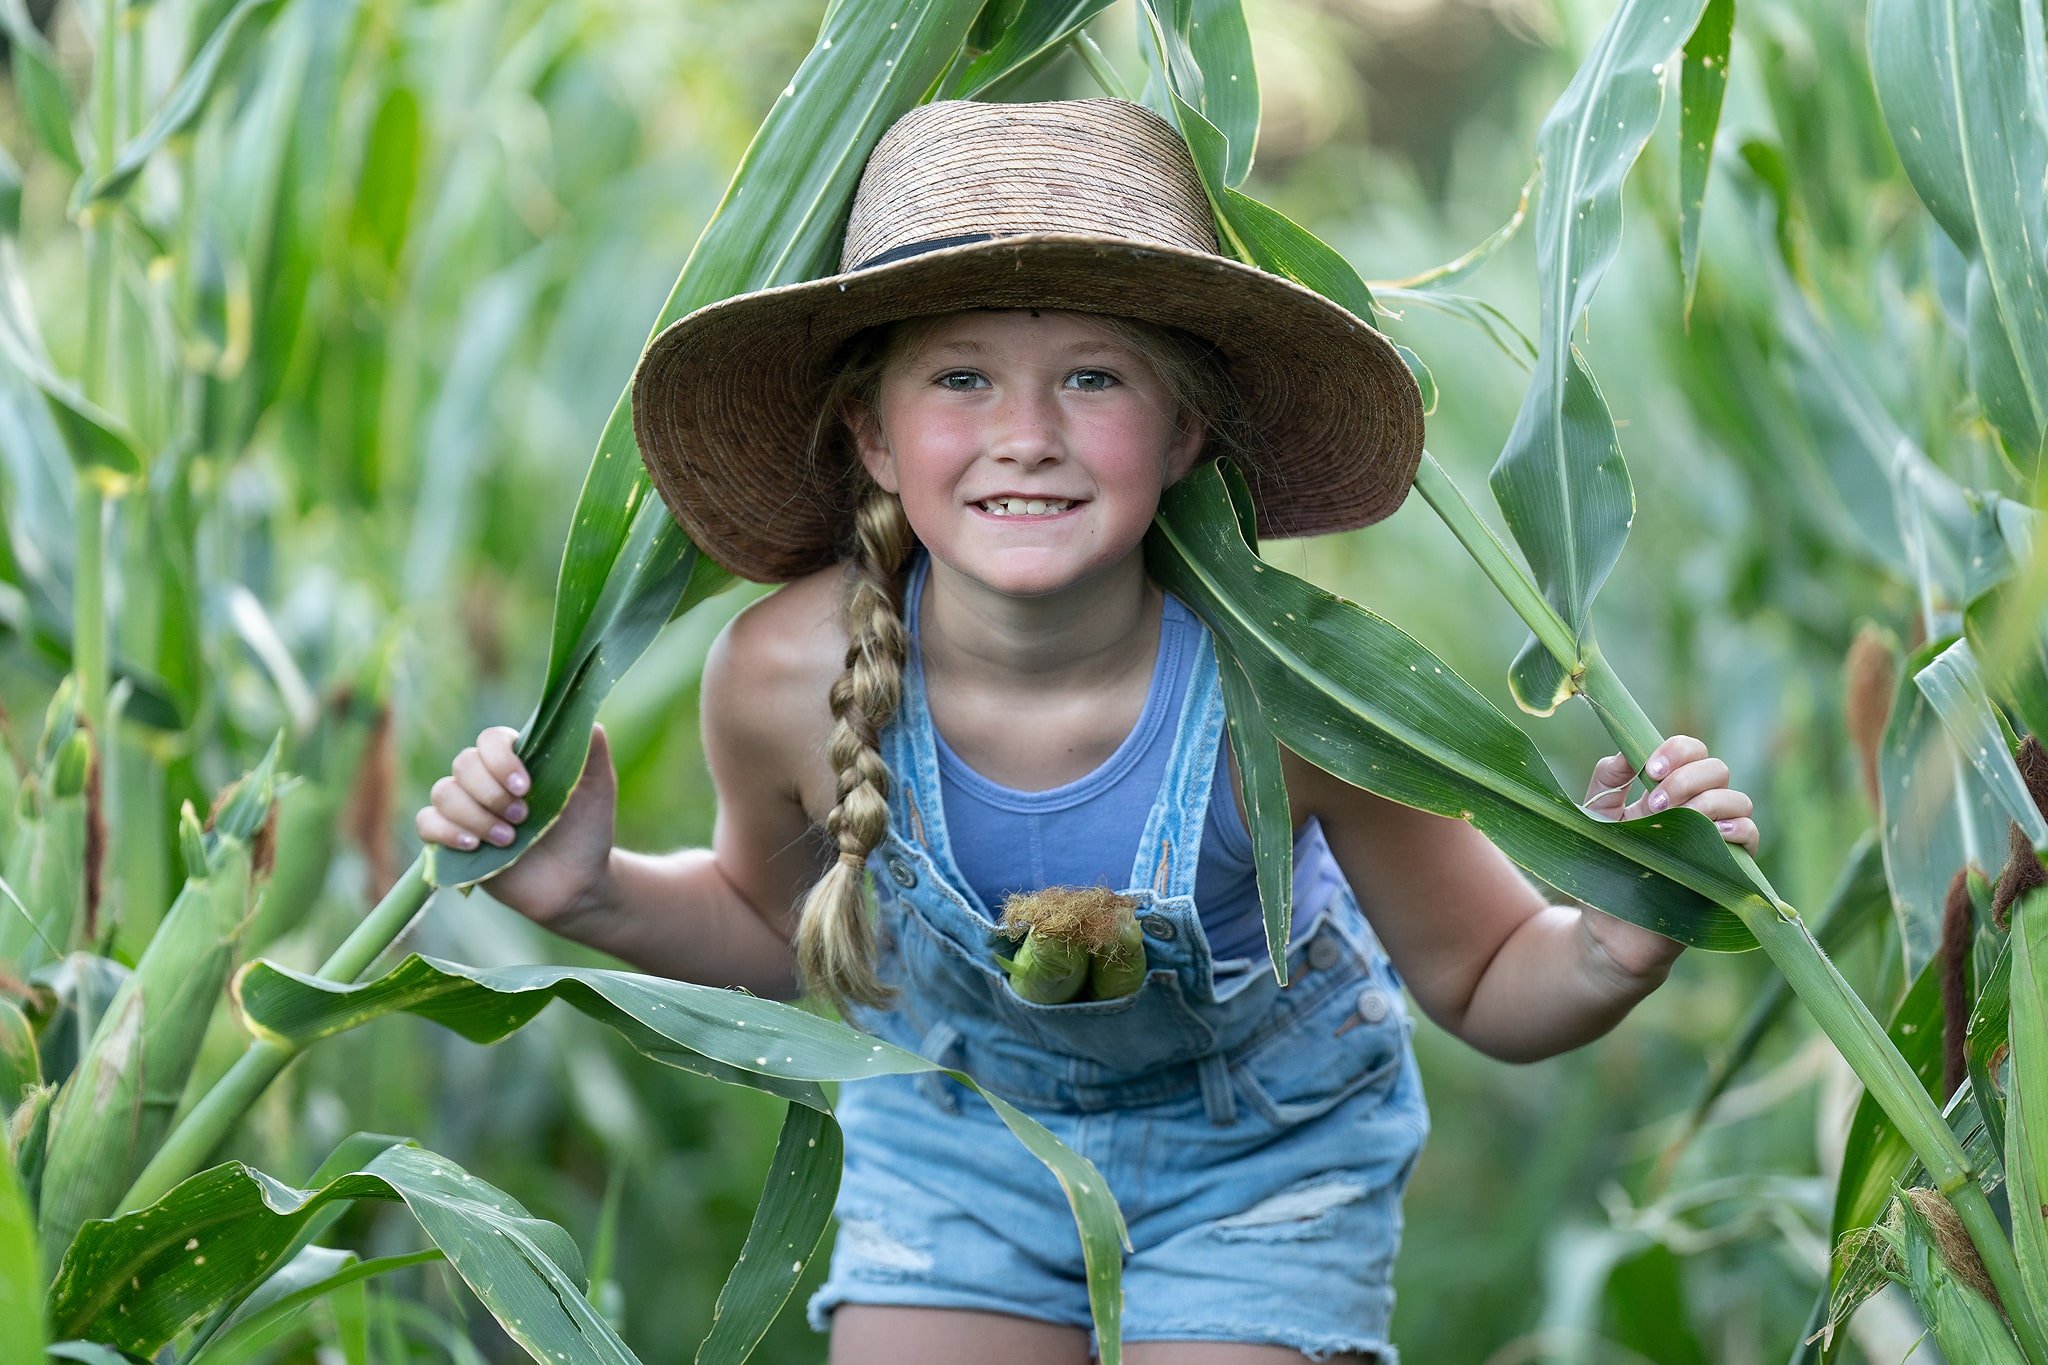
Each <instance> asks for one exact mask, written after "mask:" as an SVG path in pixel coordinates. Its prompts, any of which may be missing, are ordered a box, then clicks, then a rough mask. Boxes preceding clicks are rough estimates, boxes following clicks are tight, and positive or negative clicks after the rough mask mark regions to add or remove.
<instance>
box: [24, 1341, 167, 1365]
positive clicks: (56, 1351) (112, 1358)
mask: <svg viewBox="0 0 2048 1365" xmlns="http://www.w3.org/2000/svg"><path fill="white" fill-rule="evenodd" d="M49 1355H50V1359H52V1360H71V1361H76V1362H78V1365H151V1362H150V1361H149V1360H148V1359H147V1358H146V1357H143V1356H139V1355H136V1354H134V1353H133V1352H132V1351H117V1350H115V1349H114V1348H113V1347H111V1346H102V1345H100V1344H99V1343H98V1342H97V1341H60V1342H58V1343H56V1344H55V1345H54V1346H52V1347H50V1351H49Z"/></svg>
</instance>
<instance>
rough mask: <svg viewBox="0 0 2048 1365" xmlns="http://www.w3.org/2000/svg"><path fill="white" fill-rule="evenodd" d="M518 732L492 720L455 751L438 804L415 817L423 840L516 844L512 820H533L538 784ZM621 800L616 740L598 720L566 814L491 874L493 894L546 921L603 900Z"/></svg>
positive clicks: (436, 793)
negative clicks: (516, 747)
mask: <svg viewBox="0 0 2048 1365" xmlns="http://www.w3.org/2000/svg"><path fill="white" fill-rule="evenodd" d="M518 737H519V732H518V731H517V730H514V729H513V728H512V727H510V726H508V725H494V726H491V727H490V728H489V729H486V730H485V731H483V732H482V733H481V734H479V735H478V736H477V737H476V744H475V746H474V747H473V748H468V749H464V750H463V751H462V752H461V753H459V754H457V755H456V756H455V762H454V765H453V767H452V770H451V771H450V773H449V775H448V776H446V777H444V778H442V779H441V780H440V781H438V782H436V783H435V784H434V786H433V789H432V792H431V793H430V795H431V798H432V802H433V804H431V805H426V806H422V807H420V809H419V812H418V813H417V814H416V815H415V816H414V817H413V825H414V827H415V828H416V829H417V830H418V831H419V836H420V838H421V839H422V840H425V841H428V842H432V843H437V844H443V845H446V846H447V847H449V848H455V849H461V850H463V851H465V852H467V851H470V850H473V849H475V848H477V847H478V846H479V845H480V844H482V843H486V842H488V843H492V844H496V845H498V846H499V847H501V848H502V847H504V846H506V845H508V844H510V843H511V842H512V840H513V838H514V834H513V826H515V825H517V824H519V823H520V822H521V821H523V820H525V819H526V818H527V814H528V811H527V805H526V795H527V793H528V792H529V791H531V790H532V789H533V781H532V778H531V776H530V775H529V774H528V773H527V771H526V765H525V764H523V763H521V762H520V761H519V756H518V755H517V754H516V753H514V752H513V751H512V744H513V741H514V740H516V739H517V738H518ZM617 803H618V777H617V774H616V773H615V772H614V771H613V770H612V756H611V745H610V744H609V742H608V741H607V740H606V739H605V735H604V727H603V726H602V725H598V726H595V727H594V728H593V729H592V731H591V735H590V756H589V758H588V759H586V760H585V761H584V765H583V776H582V778H581V779H580V780H579V781H578V782H577V783H576V789H575V790H574V791H572V792H571V793H569V801H568V804H567V805H565V806H563V807H562V814H561V816H560V817H559V818H558V819H557V820H556V821H555V823H554V824H553V825H551V826H549V828H548V831H547V833H545V834H543V835H542V836H541V837H540V838H539V839H537V840H535V841H534V844H533V847H531V848H529V849H527V850H526V852H525V854H524V855H522V856H521V857H520V859H519V860H518V861H517V862H515V863H513V864H512V865H511V866H510V867H507V868H506V869H504V870H503V871H502V872H498V873H495V874H494V875H492V877H491V878H490V879H489V882H488V886H489V889H490V893H491V895H492V896H493V897H494V898H495V899H497V900H499V901H502V902H504V903H505V904H506V905H509V906H511V907H512V908H513V909H514V910H517V911H518V912H519V913H520V914H522V915H525V916H526V917H527V918H528V919H530V920H533V921H534V922H535V923H536V924H543V925H555V924H557V922H559V921H562V920H566V919H569V918H573V917H574V916H576V915H577V914H579V913H581V912H583V911H586V910H590V909H593V908H596V907H599V906H602V905H603V904H604V903H605V901H606V887H607V881H608V878H609V874H610V869H611V853H612V835H613V826H614V815H615V813H616V809H617Z"/></svg>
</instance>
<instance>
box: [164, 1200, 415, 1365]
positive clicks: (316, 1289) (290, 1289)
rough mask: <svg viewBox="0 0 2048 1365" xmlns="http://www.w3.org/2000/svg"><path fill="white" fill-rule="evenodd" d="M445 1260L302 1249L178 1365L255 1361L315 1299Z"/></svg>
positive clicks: (326, 1248) (326, 1249) (222, 1364)
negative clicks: (224, 1325)
mask: <svg viewBox="0 0 2048 1365" xmlns="http://www.w3.org/2000/svg"><path fill="white" fill-rule="evenodd" d="M328 1207H330V1208H334V1207H338V1206H337V1205H329V1206H328ZM447 1259H448V1254H447V1253H446V1252H444V1251H442V1250H441V1249H440V1248H439V1247H431V1248H429V1249H427V1250H425V1251H414V1252H409V1253H407V1254H405V1255H402V1256H379V1257H376V1258H374V1259H372V1260H368V1261H365V1260H363V1259H361V1258H360V1257H358V1256H357V1255H356V1254H355V1253H354V1252H352V1251H338V1250H336V1249H334V1248H332V1247H307V1248H305V1249H304V1250H303V1251H300V1252H299V1253H298V1254H297V1255H296V1256H293V1257H292V1259H291V1260H290V1261H289V1262H287V1263H286V1264H285V1265H284V1266H282V1267H280V1268H279V1270H278V1272H277V1273H276V1274H275V1275H272V1276H271V1277H270V1278H269V1279H267V1280H265V1281H264V1282H263V1284H262V1286H261V1287H260V1288H258V1289H257V1290H256V1292H255V1293H253V1294H251V1295H250V1296H249V1298H248V1300H247V1301H246V1302H245V1303H244V1304H243V1305H242V1307H241V1308H240V1309H239V1310H238V1311H237V1313H236V1315H235V1317H234V1318H233V1320H232V1321H231V1323H230V1325H229V1326H228V1327H227V1329H226V1330H225V1331H224V1332H223V1333H222V1334H221V1335H220V1336H219V1337H217V1338H215V1339H214V1340H212V1341H210V1342H208V1343H207V1344H206V1345H205V1346H204V1347H201V1348H195V1349H191V1350H189V1351H188V1353H187V1354H186V1355H185V1356H184V1357H183V1359H182V1361H181V1365H239V1362H241V1361H243V1360H249V1359H255V1358H258V1357H259V1355H260V1353H261V1352H262V1351H263V1350H264V1349H265V1348H266V1347H268V1346H270V1345H272V1344H274V1343H275V1342H276V1340H277V1339H278V1337H279V1336H280V1335H282V1333H283V1332H285V1331H288V1330H290V1329H291V1325H292V1320H293V1319H294V1318H296V1317H298V1316H299V1315H300V1314H301V1313H304V1312H305V1311H306V1309H307V1308H309V1307H311V1306H312V1305H313V1304H314V1303H316V1302H317V1301H319V1300H320V1299H323V1298H326V1297H327V1296H328V1295H330V1294H333V1293H335V1292H336V1291H338V1290H342V1289H346V1288H347V1287H349V1286H350V1285H359V1284H361V1283H362V1282H363V1281H364V1280H368V1279H373V1278H375V1277H376V1276H378V1275H388V1274H390V1273H391V1272H392V1271H394V1270H405V1269H408V1268H410V1267H412V1266H416V1265H425V1264H428V1263H430V1262H434V1261H445V1260H447Z"/></svg>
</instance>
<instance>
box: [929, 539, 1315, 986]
mask: <svg viewBox="0 0 2048 1365" xmlns="http://www.w3.org/2000/svg"><path fill="white" fill-rule="evenodd" d="M928 564H929V560H928V559H927V557H926V556H924V555H923V554H920V555H918V557H917V560H916V562H915V564H914V565H913V567H912V569H911V573H910V578H909V582H908V583H907V584H906V587H905V591H904V624H905V626H906V627H907V628H908V631H909V635H910V641H911V648H912V649H916V648H917V647H918V645H917V641H918V618H919V615H920V608H921V606H922V604H923V599H924V586H925V581H926V577H927V574H926V570H927V566H928ZM1206 629H1207V627H1205V626H1204V625H1203V624H1202V622H1201V620H1200V618H1198V617H1197V616H1196V615H1195V614H1194V613H1193V612H1192V611H1190V610H1188V608H1187V606H1186V605H1185V604H1183V603H1182V602H1181V601H1180V599H1179V598H1177V597H1175V596H1173V594H1171V593H1168V594H1166V609H1165V612H1164V614H1163V616H1162V617H1161V619H1160V624H1159V652H1158V655H1157V657H1156V659H1155V660H1154V663H1153V668H1152V682H1151V686H1150V688H1149V689H1148V691H1147V692H1146V695H1145V709H1144V710H1143V711H1142V712H1141V713H1140V714H1139V716H1138V723H1137V724H1136V725H1134V726H1133V727H1132V728H1131V732H1130V734H1128V735H1126V736H1125V737H1124V740H1123V742H1122V743H1121V744H1119V745H1118V746H1117V748H1116V752H1114V753H1112V754H1111V755H1110V756H1109V757H1108V758H1107V759H1105V760H1104V761H1103V763H1102V765H1101V766H1100V767H1098V768H1096V769H1095V770H1094V771H1093V772H1091V773H1088V774H1087V775H1086V776H1083V777H1080V778H1076V779H1075V780H1074V781H1072V782H1069V783H1066V784H1064V785H1062V786H1058V787H1052V788H1049V789H1047V790H1045V791H1019V790H1017V789H1016V788H1014V787H1005V786H1002V785H1001V784H999V783H996V782H992V781H990V780H989V779H988V778H986V777H984V776H982V775H981V774H980V773H978V772H976V771H975V770H974V769H973V768H970V767H969V766H968V765H967V764H966V762H965V761H964V760H962V759H961V758H960V756H959V755H958V754H956V753H955V752H953V748H952V746H951V745H949V744H947V743H946V739H945V736H944V735H941V734H939V732H938V729H937V727H936V726H934V727H932V736H933V739H934V742H935V746H936V748H937V751H938V764H939V790H940V799H941V800H942V802H943V803H944V806H945V812H946V828H947V831H948V833H949V835H950V837H951V841H952V846H953V859H954V862H955V863H956V865H957V866H958V867H959V870H960V875H961V876H962V877H964V878H966V880H967V885H968V889H969V890H971V891H973V893H974V898H975V899H976V900H978V901H980V903H981V906H982V907H983V908H984V909H986V910H988V911H989V912H991V913H992V914H993V913H997V912H999V908H1000V907H1001V905H1002V903H1003V900H1004V898H1006V897H1007V896H1009V895H1010V894H1011V893H1012V892H1017V891H1036V890H1038V889H1040V888H1042V887H1047V886H1109V887H1120V886H1121V885H1122V884H1123V882H1124V880H1125V879H1126V878H1127V877H1128V876H1129V875H1130V868H1131V851H1132V850H1133V849H1135V848H1137V847H1138V843H1139V840H1140V838H1141V836H1142V835H1143V833H1144V829H1145V821H1146V817H1147V816H1148V815H1149V814H1150V813H1151V808H1152V803H1153V800H1154V799H1155V797H1156V796H1157V795H1158V793H1159V788H1160V782H1161V780H1162V778H1163V777H1164V776H1165V773H1166V764H1167V759H1168V757H1169V756H1170V750H1171V748H1172V743H1173V738H1174V735H1175V733H1176V732H1177V730H1178V728H1179V721H1180V712H1181V707H1182V705H1183V703H1184V701H1185V699H1186V695H1187V690H1188V680H1189V676H1190V673H1191V671H1192V670H1193V668H1194V665H1195V661H1196V658H1197V657H1198V655H1199V654H1200V650H1199V648H1198V646H1199V644H1200V641H1201V636H1202V632H1203V631H1205V630H1206ZM1341 885H1342V878H1341V876H1340V874H1339V873H1338V870H1337V866H1336V861H1335V859H1334V858H1333V857H1332V856H1331V854H1330V851H1329V846H1328V845H1327V844H1326V843H1325V842H1324V840H1323V835H1322V830H1321V828H1320V826H1318V825H1317V824H1316V822H1315V821H1314V820H1312V819H1311V820H1309V821H1308V822H1307V823H1306V824H1305V825H1304V826H1303V828H1302V829H1301V830H1300V832H1299V833H1298V834H1297V835H1296V837H1295V848H1294V916H1293V920H1294V929H1295V931H1296V932H1295V937H1296V938H1298V937H1299V932H1300V930H1301V929H1302V928H1303V926H1305V925H1306V924H1307V923H1308V922H1309V920H1310V919H1312V918H1313V915H1314V912H1315V911H1316V910H1317V909H1318V908H1320V906H1321V904H1322V902H1323V900H1325V899H1327V898H1328V896H1329V895H1330V894H1332V893H1333V892H1334V891H1335V890H1336V889H1337V888H1338V887H1339V886H1341ZM1195 905H1196V907H1197V908H1198V910H1199V913H1200V916H1201V921H1202V933H1203V936H1204V937H1206V938H1207V939H1208V940H1209V947H1210V955H1211V956H1212V957H1213V958H1214V959H1215V960H1217V961H1219V962H1221V961H1225V960H1228V959H1232V958H1259V957H1263V956H1265V952H1266V928H1265V920H1264V916H1263V915H1262V913H1261V911H1260V907H1259V888H1258V878H1257V873H1256V871H1255V869H1254V867H1253V863H1252V843H1251V835H1250V833H1249V832H1248V831H1247V830H1246V829H1245V825H1244V818H1243V816H1242V815H1241V814H1239V812H1238V807H1237V799H1236V796H1235V794H1234V793H1233V791H1232V790H1231V780H1230V759H1229V752H1228V748H1227V746H1219V748H1218V752H1217V760H1216V772H1215V776H1214V778H1213V779H1212V781H1211V783H1210V790H1209V809H1208V814H1207V818H1206V820H1205V822H1204V826H1203V830H1202V843H1201V852H1200V855H1199V858H1198V860H1197V863H1196V872H1195Z"/></svg>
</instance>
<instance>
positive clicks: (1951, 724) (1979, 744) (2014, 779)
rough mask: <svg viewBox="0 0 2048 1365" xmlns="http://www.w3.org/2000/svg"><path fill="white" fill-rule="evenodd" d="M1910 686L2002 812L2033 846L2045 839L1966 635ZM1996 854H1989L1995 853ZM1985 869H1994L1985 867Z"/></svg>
mask: <svg viewBox="0 0 2048 1365" xmlns="http://www.w3.org/2000/svg"><path fill="white" fill-rule="evenodd" d="M1913 684H1914V686H1916V687H1918V688H1919V689H1920V694H1921V695H1922V696H1924V697H1926V698H1927V700H1928V701H1929V702H1930V703H1932V705H1933V707H1934V710H1935V713H1936V714H1937V715H1939V716H1940V717H1941V723H1942V725H1943V727H1944V728H1946V729H1947V731H1948V736H1949V739H1950V740H1951V741H1953V742H1954V744H1955V747H1956V751H1957V752H1958V753H1960V754H1961V755H1962V756H1963V758H1964V759H1965V760H1966V761H1967V762H1968V763H1969V765H1970V766H1971V767H1972V768H1974V769H1975V770H1976V773H1977V777H1978V778H1979V780H1981V781H1982V782H1983V784H1984V786H1985V787H1986V788H1987V789H1988V790H1989V791H1990V792H1991V794H1992V795H1993V796H1995V797H1997V798H1998V802H1999V804H2000V805H2001V806H2003V807H2004V808H2005V812H2006V814H2008V815H2010V816H2011V817H2012V818H2013V819H2014V820H2015V821H2017V822H2018V824H2019V827H2020V829H2021V830H2022V831H2024V832H2025V834H2026V836H2027V838H2028V839H2030V840H2032V841H2033V843H2034V846H2035V847H2036V848H2039V847H2042V846H2043V845H2048V821H2044V820H2043V819H2042V818H2041V812H2040V810H2039V808H2038V807H2036V806H2035V805H2034V798H2033V797H2031V796H2029V795H2028V794H2027V784H2026V780H2025V779H2024V778H2022V777H2021V776H2020V770H2019V767H2018V765H2016V764H2015V763H2014V762H2013V757H2012V750H2011V749H2010V748H2008V747H2007V745H2006V739H2005V727H2004V723H2003V722H2002V720H2001V719H2000V717H1999V715H1998V712H1997V711H1996V710H1995V709H1994V708H1993V707H1992V704H1991V697H1990V695H1989V694H1988V693H1986V692H1985V690H1984V679H1983V677H1982V676H1981V675H1980V674H1979V672H1978V670H1977V658H1976V655H1975V654H1973V653H1972V652H1971V650H1970V642H1969V641H1968V640H1957V641H1956V642H1955V643H1954V644H1951V645H1950V646H1949V647H1948V648H1947V649H1944V650H1943V651H1942V652H1941V653H1939V654H1937V655H1935V656H1934V658H1933V659H1932V660H1931V661H1930V662H1929V663H1928V665H1927V667H1925V668H1923V669H1921V670H1920V671H1919V672H1918V673H1916V674H1914V675H1913ZM1995 856H1996V855H1994V857H1995ZM1985 870H1986V871H1987V872H1993V871H1996V869H1995V868H1986V869H1985Z"/></svg>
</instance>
